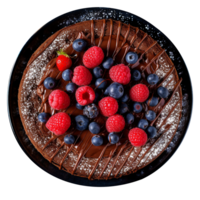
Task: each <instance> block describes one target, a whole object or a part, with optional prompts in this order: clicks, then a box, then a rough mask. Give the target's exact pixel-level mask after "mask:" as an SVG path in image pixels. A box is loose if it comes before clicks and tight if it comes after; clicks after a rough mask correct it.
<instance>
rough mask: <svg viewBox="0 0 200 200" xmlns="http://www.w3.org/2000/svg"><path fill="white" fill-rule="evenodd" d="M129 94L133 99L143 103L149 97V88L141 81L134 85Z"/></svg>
mask: <svg viewBox="0 0 200 200" xmlns="http://www.w3.org/2000/svg"><path fill="white" fill-rule="evenodd" d="M129 96H130V98H131V100H132V101H137V102H141V103H142V102H144V101H146V100H147V98H148V97H149V89H148V87H147V86H146V85H144V84H141V83H140V84H137V85H134V86H133V87H132V88H131V89H130V91H129Z"/></svg>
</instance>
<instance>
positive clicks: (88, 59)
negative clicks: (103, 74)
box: [83, 46, 104, 69]
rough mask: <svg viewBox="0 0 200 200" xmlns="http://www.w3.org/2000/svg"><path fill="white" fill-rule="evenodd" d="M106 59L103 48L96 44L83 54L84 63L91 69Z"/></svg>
mask: <svg viewBox="0 0 200 200" xmlns="http://www.w3.org/2000/svg"><path fill="white" fill-rule="evenodd" d="M103 59H104V53H103V50H102V49H101V48H100V47H97V46H94V47H91V48H89V49H88V50H87V51H86V52H85V53H84V55H83V64H84V65H85V66H86V67H87V68H90V69H93V68H95V67H97V66H98V65H100V64H101V63H102V61H103Z"/></svg>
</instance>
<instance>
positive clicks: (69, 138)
mask: <svg viewBox="0 0 200 200" xmlns="http://www.w3.org/2000/svg"><path fill="white" fill-rule="evenodd" d="M64 142H65V143H66V144H74V142H75V137H74V136H73V135H70V134H68V135H66V136H65V137H64Z"/></svg>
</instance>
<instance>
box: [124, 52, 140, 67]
mask: <svg viewBox="0 0 200 200" xmlns="http://www.w3.org/2000/svg"><path fill="white" fill-rule="evenodd" d="M137 60H138V55H137V53H134V52H128V53H127V54H126V62H127V63H129V64H135V63H136V62H137Z"/></svg>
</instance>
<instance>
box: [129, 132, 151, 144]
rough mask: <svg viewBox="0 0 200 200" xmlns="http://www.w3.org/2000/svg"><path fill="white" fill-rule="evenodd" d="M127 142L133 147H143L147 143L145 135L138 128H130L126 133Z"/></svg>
mask: <svg viewBox="0 0 200 200" xmlns="http://www.w3.org/2000/svg"><path fill="white" fill-rule="evenodd" d="M128 138H129V141H130V142H131V144H132V145H133V146H136V147H139V146H143V145H145V144H146V142H147V134H146V133H145V131H144V130H142V129H140V128H132V129H131V130H130V131H129V133H128Z"/></svg>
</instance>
